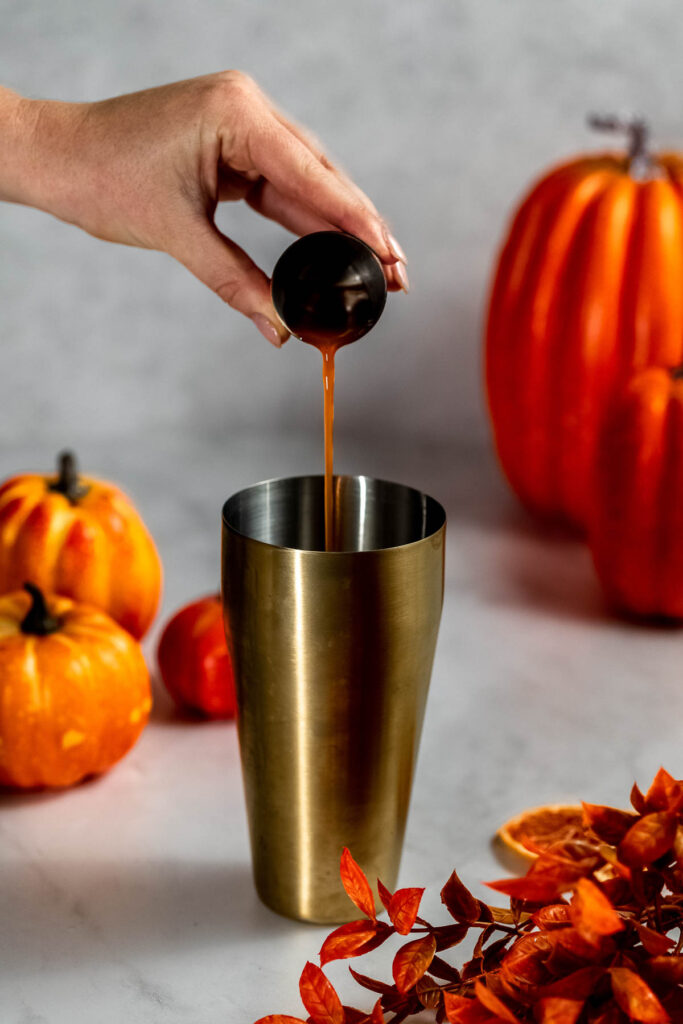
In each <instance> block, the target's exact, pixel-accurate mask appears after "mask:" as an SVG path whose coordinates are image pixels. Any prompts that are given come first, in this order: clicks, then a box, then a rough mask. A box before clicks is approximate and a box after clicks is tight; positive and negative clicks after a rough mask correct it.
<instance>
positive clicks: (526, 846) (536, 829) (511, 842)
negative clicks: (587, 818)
mask: <svg viewBox="0 0 683 1024" xmlns="http://www.w3.org/2000/svg"><path fill="white" fill-rule="evenodd" d="M588 838H589V833H588V829H587V828H586V826H585V825H584V823H583V810H582V808H581V807H580V806H574V805H573V804H548V805H547V806H545V807H532V808H530V809H529V810H526V811H522V813H521V814H518V815H517V817H516V818H511V819H510V821H507V822H506V823H505V824H504V825H501V827H500V828H499V829H498V832H497V833H496V839H497V840H498V841H499V842H500V843H502V844H503V845H504V846H506V847H507V848H508V850H512V851H514V852H515V853H517V854H519V856H520V857H524V858H525V859H526V860H534V859H535V858H536V857H537V856H538V855H539V853H542V852H543V850H547V849H548V847H550V846H552V845H553V844H554V843H560V842H571V841H574V840H582V839H584V840H585V839H588Z"/></svg>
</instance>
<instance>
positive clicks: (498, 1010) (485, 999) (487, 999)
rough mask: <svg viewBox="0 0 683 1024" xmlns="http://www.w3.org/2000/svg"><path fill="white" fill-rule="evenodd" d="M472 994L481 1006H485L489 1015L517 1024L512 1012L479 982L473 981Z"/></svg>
mask: <svg viewBox="0 0 683 1024" xmlns="http://www.w3.org/2000/svg"><path fill="white" fill-rule="evenodd" d="M474 994H475V996H476V997H477V999H478V1000H479V1002H480V1003H481V1005H482V1006H485V1007H486V1009H487V1010H489V1012H490V1013H493V1014H495V1015H496V1017H500V1019H501V1020H506V1021H509V1022H510V1024H517V1018H516V1017H515V1015H514V1013H513V1012H512V1010H510V1009H509V1008H508V1007H507V1006H506V1005H505V1003H504V1002H503V1001H502V999H499V998H498V996H497V995H494V993H493V992H492V991H491V990H490V989H489V988H487V987H486V985H484V984H483V983H482V982H481V981H475V983H474Z"/></svg>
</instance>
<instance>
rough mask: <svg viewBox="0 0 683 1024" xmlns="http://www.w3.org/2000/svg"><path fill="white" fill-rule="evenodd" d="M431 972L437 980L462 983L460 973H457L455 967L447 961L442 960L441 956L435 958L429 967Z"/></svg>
mask: <svg viewBox="0 0 683 1024" xmlns="http://www.w3.org/2000/svg"><path fill="white" fill-rule="evenodd" d="M429 970H430V972H431V973H432V974H433V975H434V977H436V978H441V980H442V981H454V982H456V983H459V982H460V971H457V970H456V969H455V967H451V965H450V964H449V963H448V962H447V961H446V960H442V959H441V957H440V956H435V957H434V959H433V960H432V962H431V964H430V965H429Z"/></svg>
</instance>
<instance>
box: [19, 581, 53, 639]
mask: <svg viewBox="0 0 683 1024" xmlns="http://www.w3.org/2000/svg"><path fill="white" fill-rule="evenodd" d="M24 590H27V591H28V593H29V594H30V595H31V599H32V600H31V607H30V608H29V610H28V612H27V613H26V616H25V618H24V619H23V620H22V623H21V632H22V633H30V634H32V635H33V636H49V635H50V633H56V631H57V630H58V629H59V627H60V626H61V622H60V621H59V619H56V618H55V617H54V615H50V613H49V611H48V610H47V605H46V603H45V597H44V595H43V592H42V590H41V589H40V587H37V586H36V585H35V583H24Z"/></svg>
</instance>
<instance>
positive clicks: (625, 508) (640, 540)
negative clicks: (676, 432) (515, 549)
mask: <svg viewBox="0 0 683 1024" xmlns="http://www.w3.org/2000/svg"><path fill="white" fill-rule="evenodd" d="M668 377H669V375H668V372H667V371H664V370H661V369H660V368H657V367H652V368H651V369H648V370H646V371H644V372H642V373H640V374H638V375H637V376H636V377H635V378H634V379H632V380H631V382H630V383H629V385H628V387H627V389H626V391H625V392H623V393H622V394H621V395H620V396H619V397H618V399H617V400H616V402H615V403H614V405H613V407H612V409H611V412H610V414H609V416H608V418H607V420H606V422H605V426H604V428H603V431H602V433H601V437H600V442H599V445H598V452H597V459H596V464H595V486H596V498H597V500H596V505H595V519H594V523H593V529H592V531H591V549H592V552H593V559H594V561H595V566H596V569H597V572H598V575H599V577H600V579H601V581H602V584H603V587H604V589H605V592H606V594H607V597H608V600H609V601H610V602H611V603H612V604H614V605H616V606H617V607H618V608H621V609H624V610H627V611H630V612H635V613H639V614H644V615H648V614H650V615H651V614H654V613H655V612H656V609H657V604H656V594H655V587H654V580H653V576H652V573H651V572H650V571H649V567H651V566H652V565H653V564H655V563H656V560H657V550H656V546H657V539H656V522H657V515H658V505H659V497H660V488H661V480H662V472H663V458H662V455H663V439H664V431H665V424H666V417H667V405H668V391H669V380H668Z"/></svg>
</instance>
